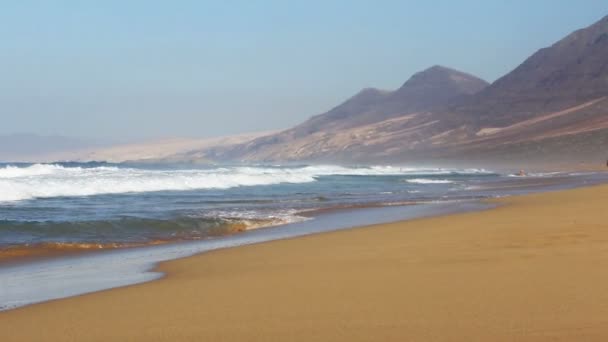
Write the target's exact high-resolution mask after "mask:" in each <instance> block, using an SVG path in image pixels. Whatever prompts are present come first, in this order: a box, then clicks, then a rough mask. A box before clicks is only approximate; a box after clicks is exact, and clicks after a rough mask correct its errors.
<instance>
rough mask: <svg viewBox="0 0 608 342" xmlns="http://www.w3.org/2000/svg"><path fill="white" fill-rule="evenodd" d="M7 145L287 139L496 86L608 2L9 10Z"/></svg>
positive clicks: (0, 118)
mask: <svg viewBox="0 0 608 342" xmlns="http://www.w3.org/2000/svg"><path fill="white" fill-rule="evenodd" d="M0 2H1V5H2V6H1V8H2V9H1V10H0V75H1V76H0V77H1V78H2V81H1V82H0V134H14V133H34V134H40V135H63V136H73V137H86V138H93V139H101V140H138V139H154V138H161V137H178V136H183V137H207V136H220V135H227V134H238V133H243V132H252V131H265V130H275V129H281V128H287V127H290V126H292V125H295V124H297V123H299V122H302V121H303V120H305V119H307V118H308V117H310V116H312V115H315V114H320V113H323V112H325V111H327V110H329V109H331V108H332V107H334V106H336V105H338V104H339V103H340V102H342V101H344V100H345V99H347V98H348V97H350V96H352V95H353V94H355V93H356V92H358V91H359V90H360V89H362V88H365V87H377V88H382V89H396V88H398V87H399V86H401V84H403V82H405V81H406V80H407V79H408V78H409V77H410V76H411V75H412V74H413V73H415V72H418V71H421V70H423V69H425V68H427V67H430V66H432V65H435V64H440V65H444V66H448V67H451V68H455V69H458V70H461V71H465V72H468V73H471V74H474V75H477V76H479V77H481V78H483V79H485V80H487V81H490V82H491V81H494V80H495V79H497V78H498V77H500V76H502V75H504V74H505V73H507V72H509V71H510V70H512V69H513V68H515V67H516V66H517V65H518V64H520V63H521V62H522V61H523V60H524V59H525V58H526V57H528V56H529V55H531V54H532V53H534V52H535V51H536V50H538V49H540V48H542V47H544V46H548V45H551V44H552V43H554V42H555V41H557V40H559V39H561V38H562V37H564V36H565V35H567V34H568V33H570V32H572V31H573V30H576V29H579V28H582V27H585V26H588V25H590V24H592V23H593V22H595V21H597V20H599V19H600V18H601V17H603V16H605V15H607V14H608V3H607V2H606V1H605V0H601V1H595V0H585V1H581V2H579V1H571V0H569V1H561V0H535V1H529V0H526V1H521V0H513V1H487V0H479V1H473V0H469V1H466V0H463V1H448V0H446V1H438V0H437V1H405V0H402V1H388V0H386V1H383V0H375V1H373V0H368V1H356V0H350V1H331V0H324V1H316V0H308V1H253V0H250V1H230V0H226V1H204V0H200V1H178V0H176V1H153V0H146V1H139V0H131V1H124V0H122V1H113V0H105V1H61V0H56V1H50V0H49V1H28V0H20V1H9V0H0Z"/></svg>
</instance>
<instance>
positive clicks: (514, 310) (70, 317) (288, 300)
mask: <svg viewBox="0 0 608 342" xmlns="http://www.w3.org/2000/svg"><path fill="white" fill-rule="evenodd" d="M500 201H501V202H504V203H505V205H503V206H501V207H498V208H495V209H491V210H487V211H482V212H476V213H463V214H456V215H450V216H445V217H436V218H426V219H418V220H412V221H406V222H398V223H392V224H381V225H374V226H369V227H363V228H357V229H352V230H344V231H337V232H332V233H324V234H318V235H312V236H305V237H299V238H295V239H290V240H281V241H273V242H267V243H261V244H256V245H249V246H243V247H238V248H232V249H225V250H218V251H214V252H209V253H205V254H201V255H197V256H194V257H190V258H185V259H180V260H175V261H171V262H166V263H163V264H161V265H160V267H159V268H160V269H161V270H162V271H164V272H166V273H167V277H165V278H164V279H162V280H160V281H155V282H151V283H146V284H141V285H135V286H130V287H126V288H120V289H114V290H109V291H104V292H98V293H94V294H89V295H83V296H79V297H73V298H68V299H63V300H57V301H52V302H47V303H42V304H37V305H32V306H28V307H24V308H20V309H15V310H10V311H6V312H0V340H3V341H5V340H6V341H573V340H577V341H606V340H608V291H606V289H608V272H607V271H605V268H606V265H608V209H607V208H608V207H607V204H608V186H595V187H590V188H584V189H576V190H568V191H562V192H554V193H544V194H533V195H526V196H521V197H513V198H508V199H503V200H500ZM92 267H94V265H92Z"/></svg>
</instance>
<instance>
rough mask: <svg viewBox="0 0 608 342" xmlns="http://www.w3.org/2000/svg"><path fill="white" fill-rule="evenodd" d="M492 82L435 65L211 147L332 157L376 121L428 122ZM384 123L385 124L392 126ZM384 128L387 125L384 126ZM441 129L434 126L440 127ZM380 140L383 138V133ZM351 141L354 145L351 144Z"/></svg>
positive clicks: (264, 155)
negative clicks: (232, 143) (300, 119)
mask: <svg viewBox="0 0 608 342" xmlns="http://www.w3.org/2000/svg"><path fill="white" fill-rule="evenodd" d="M486 86H487V82H485V81H483V80H481V79H479V78H477V77H475V76H472V75H469V74H466V73H463V72H460V71H457V70H453V69H450V68H446V67H442V66H433V67H431V68H428V69H426V70H424V71H422V72H419V73H417V74H415V75H413V76H412V77H411V78H410V79H409V80H408V81H406V82H405V83H404V84H403V86H401V87H400V88H399V89H397V90H395V91H393V92H389V91H381V90H377V89H373V88H368V89H364V90H362V91H361V92H359V93H358V94H356V95H355V96H353V97H352V98H350V99H348V100H347V101H345V102H344V103H342V104H340V105H339V106H337V107H335V108H333V109H332V110H330V111H329V112H327V113H324V114H321V115H317V116H314V117H312V118H311V119H309V120H307V121H306V122H304V123H302V124H300V125H298V126H296V127H294V128H292V129H288V130H285V131H283V132H280V133H278V134H274V135H269V136H266V137H262V138H259V139H255V140H253V141H251V142H249V143H247V144H243V145H239V146H236V147H230V148H216V149H213V150H210V151H207V153H208V155H209V156H210V157H211V158H212V159H220V160H246V161H260V160H311V159H320V158H323V159H325V158H328V157H329V156H331V155H335V154H336V153H339V152H345V151H347V150H349V146H350V148H351V149H352V148H353V146H359V145H361V143H362V142H361V141H359V140H360V139H365V138H364V137H366V136H369V134H363V133H362V132H364V131H366V130H367V131H369V130H370V129H371V130H373V131H374V132H378V133H380V134H381V133H382V132H381V130H378V129H376V128H369V127H368V126H370V125H371V126H372V127H375V126H374V125H376V124H378V123H382V122H384V121H388V122H387V125H388V126H391V127H393V126H394V124H395V122H391V121H390V120H391V119H394V118H406V120H397V122H399V127H401V126H404V127H405V126H411V125H413V126H414V127H415V126H416V125H418V124H425V123H426V121H427V120H428V119H429V117H428V115H426V114H425V113H428V112H430V111H431V110H433V109H434V108H440V107H441V106H445V105H446V104H447V103H449V102H450V101H453V100H455V99H458V98H460V97H462V96H470V95H472V94H474V93H476V92H479V91H480V90H481V89H483V88H485V87H486ZM387 125H384V126H387ZM384 126H382V127H384ZM437 128H438V127H433V129H434V130H436V129H437ZM377 138H380V137H377ZM351 142H352V143H353V144H354V145H351Z"/></svg>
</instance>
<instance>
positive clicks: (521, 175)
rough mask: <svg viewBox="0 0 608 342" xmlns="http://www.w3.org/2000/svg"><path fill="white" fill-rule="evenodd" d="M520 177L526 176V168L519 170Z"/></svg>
mask: <svg viewBox="0 0 608 342" xmlns="http://www.w3.org/2000/svg"><path fill="white" fill-rule="evenodd" d="M516 175H517V176H519V177H525V176H526V172H525V171H524V170H519V172H518V173H517V174H516Z"/></svg>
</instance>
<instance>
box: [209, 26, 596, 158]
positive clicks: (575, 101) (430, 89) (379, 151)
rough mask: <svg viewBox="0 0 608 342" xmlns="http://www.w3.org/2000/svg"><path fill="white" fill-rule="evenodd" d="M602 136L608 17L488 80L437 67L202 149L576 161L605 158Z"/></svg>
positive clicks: (220, 153) (241, 153) (234, 153)
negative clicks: (278, 126)
mask: <svg viewBox="0 0 608 342" xmlns="http://www.w3.org/2000/svg"><path fill="white" fill-rule="evenodd" d="M606 132H608V17H605V18H603V19H602V20H600V21H598V22H597V23H595V24H593V25H591V26H589V27H587V28H585V29H581V30H578V31H576V32H573V33H572V34H570V35H568V36H567V37H565V38H564V39H562V40H560V41H558V42H557V43H555V44H553V45H552V46H550V47H547V48H544V49H541V50H539V51H538V52H536V53H535V54H534V55H532V56H531V57H530V58H528V59H526V60H525V61H524V62H523V63H522V64H521V65H519V66H518V67H517V68H515V69H514V70H513V71H512V72H510V73H508V74H507V75H505V76H504V77H502V78H500V79H499V80H497V81H496V82H494V83H493V84H491V85H490V86H487V87H485V85H484V83H483V81H481V80H479V79H477V78H475V77H473V76H470V75H467V74H464V73H461V72H457V71H454V70H451V69H447V68H443V67H432V68H430V69H427V70H425V71H423V72H421V73H418V74H416V75H414V76H413V77H412V78H411V79H410V80H408V81H407V82H406V83H405V84H404V85H403V86H402V87H401V88H400V89H398V90H396V91H394V92H383V91H379V90H375V89H367V90H364V91H362V92H361V93H359V94H357V95H356V96H354V97H353V98H351V99H349V100H348V101H346V102H345V103H343V104H341V105H340V106H338V107H336V108H334V109H332V110H331V111H329V112H327V113H326V114H323V115H319V116H316V117H313V118H311V119H310V120H308V121H306V122H304V123H303V124H301V125H299V126H296V127H294V128H292V129H288V130H286V131H283V132H280V133H278V134H274V135H269V136H266V137H262V138H259V139H254V140H252V141H250V142H247V143H245V144H240V145H235V146H231V147H229V148H222V147H217V148H213V149H210V150H207V151H204V152H203V153H204V155H206V156H208V157H209V158H211V159H219V160H238V161H295V160H297V161H329V162H381V161H384V162H406V161H413V160H416V161H429V162H434V161H436V160H447V161H454V160H480V161H484V160H485V161H488V162H497V161H498V162H501V161H509V162H510V161H512V160H514V159H518V158H519V159H521V160H525V161H526V162H527V163H528V162H535V161H540V160H550V159H551V160H563V161H569V160H571V161H577V162H578V161H579V160H580V159H585V158H586V159H587V160H599V159H603V160H605V158H606V156H604V154H606V155H608V146H606V142H607V141H608V138H605V137H603V134H606ZM482 159H483V160H482Z"/></svg>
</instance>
